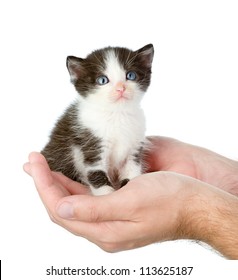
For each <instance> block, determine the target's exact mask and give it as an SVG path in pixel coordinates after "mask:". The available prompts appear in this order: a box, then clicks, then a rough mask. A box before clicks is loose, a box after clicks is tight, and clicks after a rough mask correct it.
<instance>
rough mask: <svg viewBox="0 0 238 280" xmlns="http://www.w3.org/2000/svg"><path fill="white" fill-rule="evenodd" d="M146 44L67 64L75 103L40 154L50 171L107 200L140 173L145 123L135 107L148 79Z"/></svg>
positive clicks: (102, 51)
mask: <svg viewBox="0 0 238 280" xmlns="http://www.w3.org/2000/svg"><path fill="white" fill-rule="evenodd" d="M153 55H154V48H153V45H152V44H149V45H146V46H144V47H143V48H141V49H139V50H137V51H131V50H129V49H126V48H119V47H116V48H113V47H107V48H104V49H100V50H96V51H94V52H92V53H91V54H89V55H88V56H87V57H86V58H85V59H83V58H78V57H74V56H69V57H68V58H67V67H68V70H69V73H70V76H71V81H72V83H73V84H74V86H75V88H76V90H77V92H78V99H77V101H76V102H75V103H73V104H72V105H71V106H70V107H69V108H68V109H67V110H66V111H65V113H64V114H63V116H62V117H61V118H60V119H59V120H58V122H57V123H56V126H55V128H54V129H53V131H52V133H51V136H50V140H49V143H48V144H47V145H46V146H45V148H44V149H43V151H42V154H43V155H44V156H45V157H46V160H47V162H48V163H49V166H50V168H51V170H54V171H60V172H62V173H63V174H65V175H66V176H68V177H69V178H71V179H73V180H76V181H78V182H81V183H83V184H85V185H87V186H89V187H90V189H91V191H92V193H93V194H94V195H103V194H108V193H110V192H112V191H114V190H115V189H118V188H120V187H122V186H124V185H125V184H126V183H127V182H128V181H129V180H130V179H132V178H134V177H136V176H138V175H140V174H141V173H142V167H143V162H142V157H141V153H142V149H143V144H144V140H145V118H144V114H143V111H142V109H141V106H140V101H141V99H142V97H143V95H144V93H145V92H146V90H147V88H148V86H149V84H150V78H151V64H152V60H153Z"/></svg>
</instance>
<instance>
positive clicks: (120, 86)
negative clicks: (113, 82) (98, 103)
mask: <svg viewBox="0 0 238 280" xmlns="http://www.w3.org/2000/svg"><path fill="white" fill-rule="evenodd" d="M125 90H126V86H125V85H124V83H122V82H120V83H118V84H117V86H116V91H117V92H118V93H120V94H121V95H122V94H123V93H124V92H125Z"/></svg>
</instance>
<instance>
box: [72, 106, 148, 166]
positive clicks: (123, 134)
mask: <svg viewBox="0 0 238 280" xmlns="http://www.w3.org/2000/svg"><path fill="white" fill-rule="evenodd" d="M80 106H82V104H80ZM80 106H79V110H78V118H79V121H80V123H81V124H82V125H83V126H85V127H87V128H89V129H90V130H91V131H92V133H93V134H94V135H95V136H97V137H99V138H100V139H101V140H102V143H103V145H105V146H107V150H108V153H110V157H113V159H114V161H116V162H121V161H123V160H124V159H126V157H127V155H128V154H129V153H130V152H131V150H132V149H136V148H138V146H139V145H140V143H141V142H142V141H144V137H145V118H144V113H143V110H142V109H141V108H140V107H135V106H125V107H120V108H98V107H97V106H87V107H86V106H85V107H84V108H80ZM107 157H109V155H107Z"/></svg>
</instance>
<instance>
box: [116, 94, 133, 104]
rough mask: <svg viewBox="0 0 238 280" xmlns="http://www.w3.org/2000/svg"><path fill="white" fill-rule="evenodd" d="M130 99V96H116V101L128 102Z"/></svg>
mask: <svg viewBox="0 0 238 280" xmlns="http://www.w3.org/2000/svg"><path fill="white" fill-rule="evenodd" d="M129 99H130V97H129V96H128V94H126V93H125V92H124V93H120V94H116V96H115V101H116V102H117V101H126V100H129Z"/></svg>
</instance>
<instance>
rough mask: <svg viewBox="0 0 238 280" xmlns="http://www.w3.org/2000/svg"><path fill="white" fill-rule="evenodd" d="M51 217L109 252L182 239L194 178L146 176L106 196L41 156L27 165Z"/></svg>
mask: <svg viewBox="0 0 238 280" xmlns="http://www.w3.org/2000/svg"><path fill="white" fill-rule="evenodd" d="M24 169H25V171H26V172H27V173H28V174H30V175H31V176H32V177H33V179H34V182H35V185H36V187H37V190H38V192H39V195H40V197H41V199H42V201H43V203H44V205H45V207H46V209H47V211H48V213H49V216H50V217H51V219H52V220H53V221H54V222H56V223H57V224H59V225H60V226H62V227H64V228H66V229H67V230H69V231H70V232H72V233H74V234H76V235H79V236H83V237H85V238H87V239H88V240H90V241H92V242H94V243H95V244H97V245H98V246H100V247H101V248H103V249H104V250H106V251H110V252H113V251H118V250H126V249H131V248H136V247H140V246H144V245H147V244H150V243H153V242H157V241H162V240H171V239H175V238H178V236H180V235H181V229H180V228H181V221H182V219H183V211H182V209H183V206H184V203H185V201H188V199H189V197H191V196H193V194H194V192H195V193H196V189H195V187H193V188H191V186H190V185H191V182H190V181H191V179H190V178H188V177H184V176H181V177H180V176H179V175H175V174H173V173H166V172H160V173H151V174H145V175H142V176H140V177H137V178H135V179H134V180H132V181H130V182H129V183H128V184H127V185H126V186H125V187H123V188H122V189H120V190H118V191H116V192H114V193H112V194H110V195H107V196H99V197H96V196H91V195H88V191H87V189H86V188H84V187H83V186H82V185H80V184H79V183H77V182H74V181H72V180H70V179H68V178H66V177H65V176H63V175H62V174H59V173H55V172H52V171H51V170H50V169H49V167H48V164H47V162H46V160H45V159H44V157H43V156H42V155H41V154H39V153H32V154H30V156H29V163H27V164H25V166H24Z"/></svg>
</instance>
